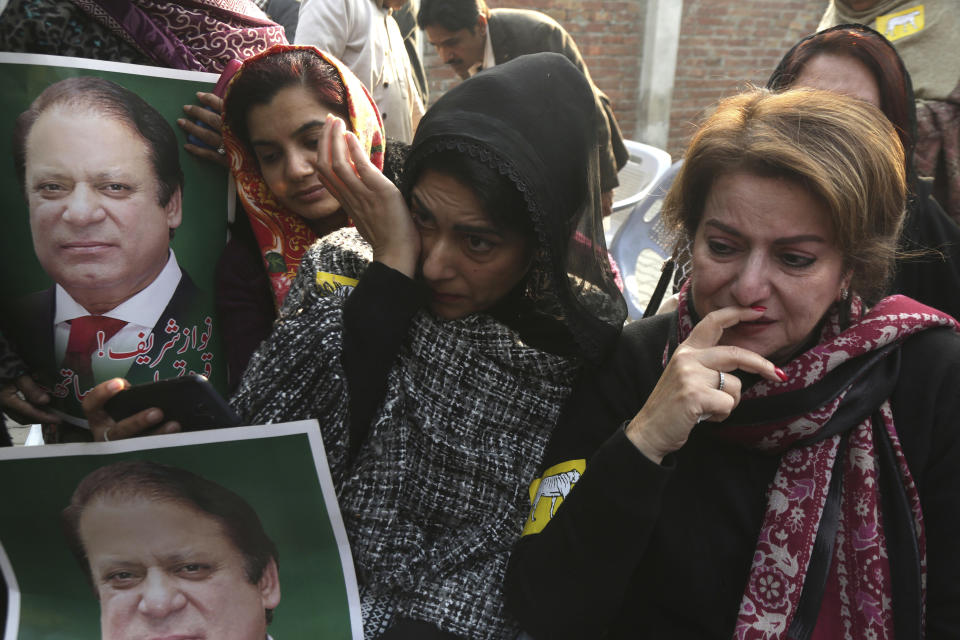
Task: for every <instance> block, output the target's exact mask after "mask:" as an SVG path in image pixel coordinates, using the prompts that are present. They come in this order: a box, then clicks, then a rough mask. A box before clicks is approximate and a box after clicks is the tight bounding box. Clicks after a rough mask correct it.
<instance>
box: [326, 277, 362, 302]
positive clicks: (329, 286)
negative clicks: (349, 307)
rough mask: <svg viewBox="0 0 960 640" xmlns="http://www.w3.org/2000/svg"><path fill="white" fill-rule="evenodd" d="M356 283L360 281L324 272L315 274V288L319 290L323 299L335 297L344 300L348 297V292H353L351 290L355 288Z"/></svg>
mask: <svg viewBox="0 0 960 640" xmlns="http://www.w3.org/2000/svg"><path fill="white" fill-rule="evenodd" d="M358 282H360V281H359V280H357V279H355V278H348V277H346V276H340V275H337V274H335V273H327V272H326V271H318V272H317V287H318V288H319V289H320V292H321V295H322V296H323V297H326V296H329V295H335V296H341V297H344V298H345V297H347V296H348V295H350V292H351V291H353V288H354V287H356V286H357V283H358Z"/></svg>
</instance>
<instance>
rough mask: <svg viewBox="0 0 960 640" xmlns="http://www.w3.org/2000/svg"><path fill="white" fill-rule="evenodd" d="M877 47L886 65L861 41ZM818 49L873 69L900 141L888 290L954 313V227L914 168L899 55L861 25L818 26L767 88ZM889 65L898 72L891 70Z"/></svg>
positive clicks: (957, 284)
mask: <svg viewBox="0 0 960 640" xmlns="http://www.w3.org/2000/svg"><path fill="white" fill-rule="evenodd" d="M867 41H869V42H870V44H872V45H874V46H875V47H877V48H878V50H879V51H883V54H881V55H883V56H884V57H886V58H887V62H888V64H887V70H886V72H884V71H883V68H884V67H883V63H882V62H878V61H876V59H875V56H873V55H871V54H870V53H869V52H868V50H867V49H866V48H865V47H864V46H863V44H862V43H865V42H867ZM820 54H833V55H847V56H850V57H853V58H854V59H856V60H858V61H860V62H861V63H863V64H864V65H865V66H866V67H867V68H868V69H869V70H870V72H871V73H872V74H873V77H874V79H875V80H876V82H877V88H878V89H879V93H880V110H881V111H883V113H884V115H886V116H887V119H888V120H890V122H891V123H892V124H893V126H894V128H895V129H896V130H897V133H898V135H899V136H900V141H901V143H902V144H903V151H904V161H905V163H906V175H907V189H908V194H907V203H906V217H905V219H904V223H903V231H902V232H901V238H900V251H901V253H902V256H903V257H901V258H900V259H898V260H897V265H896V273H895V276H894V281H893V283H892V285H891V286H890V293H902V294H904V295H907V296H910V297H911V298H914V299H915V300H919V301H920V302H923V303H924V304H927V305H930V306H931V307H936V308H937V309H941V310H943V311H946V312H947V313H949V314H950V315H952V316H954V317H957V316H958V314H960V227H958V226H957V225H956V224H955V223H954V222H953V220H951V219H950V218H949V217H948V216H947V215H946V214H945V213H944V211H943V209H942V208H941V207H940V205H939V204H938V203H937V201H936V200H935V199H934V198H933V196H932V183H931V181H930V180H929V179H927V178H920V177H919V176H918V175H917V172H916V169H915V168H914V157H913V150H914V144H915V142H916V137H917V112H916V103H915V102H914V98H913V83H912V82H911V80H910V74H909V73H908V72H907V68H906V66H905V65H904V64H903V60H902V59H901V58H900V54H899V53H897V50H896V48H895V47H894V46H893V45H892V44H891V43H890V41H889V40H887V39H886V38H885V37H884V36H883V35H881V34H880V33H878V32H877V31H874V30H873V29H871V28H870V27H868V26H866V25H862V24H840V25H837V26H835V27H831V28H829V29H824V30H823V31H819V32H817V33H815V34H813V35H812V36H808V37H806V38H804V39H803V40H801V41H800V42H798V43H797V44H795V45H794V46H793V48H791V49H790V51H788V52H787V54H786V55H785V56H783V59H782V60H781V61H780V64H779V65H777V68H776V70H774V72H773V75H771V76H770V79H769V80H768V81H767V88H768V89H771V90H774V91H779V90H783V89H788V88H790V86H791V85H792V84H793V83H794V82H795V81H796V79H797V77H798V76H799V75H800V74H801V72H802V70H803V67H804V65H805V64H806V63H807V62H808V61H809V60H811V59H812V58H813V57H814V56H817V55H820ZM891 67H893V68H895V69H896V70H898V72H899V73H891V70H890V68H891Z"/></svg>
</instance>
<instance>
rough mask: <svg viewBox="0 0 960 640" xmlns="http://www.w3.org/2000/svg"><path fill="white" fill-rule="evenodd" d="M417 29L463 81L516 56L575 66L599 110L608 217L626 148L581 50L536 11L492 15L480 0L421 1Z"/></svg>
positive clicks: (502, 11)
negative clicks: (562, 59) (559, 59)
mask: <svg viewBox="0 0 960 640" xmlns="http://www.w3.org/2000/svg"><path fill="white" fill-rule="evenodd" d="M417 24H418V25H419V26H420V28H421V29H423V30H424V31H425V32H426V34H427V40H428V41H429V42H430V44H432V45H433V46H434V47H435V48H436V50H437V53H438V54H439V55H440V58H441V60H443V62H444V64H447V65H449V66H450V67H452V68H453V70H454V71H456V73H457V75H458V76H460V78H461V79H464V80H465V79H467V78H469V77H470V76H472V75H474V74H475V73H478V72H479V71H481V70H483V69H489V68H490V67H492V66H494V65H498V64H503V63H504V62H507V61H508V60H512V59H513V58H516V57H517V56H522V55H526V54H530V53H540V52H544V51H549V52H553V53H559V54H562V55H564V56H566V58H567V59H568V60H570V62H572V63H573V64H574V65H576V67H577V68H578V69H580V71H582V72H583V74H584V75H585V76H586V77H587V80H590V85H591V86H592V87H593V89H594V93H595V95H596V97H597V100H598V108H599V109H600V110H601V111H602V113H601V114H600V117H598V118H597V120H598V123H599V125H598V126H599V128H600V130H599V131H598V139H599V142H600V147H599V150H598V151H599V155H600V163H599V164H600V189H601V191H602V194H603V205H604V213H605V215H609V214H610V213H611V212H612V208H613V189H614V187H616V186H617V185H618V184H619V181H618V179H617V172H618V171H619V170H620V169H621V168H623V166H624V165H625V164H626V163H627V159H628V153H627V148H626V147H625V146H624V144H623V135H622V134H621V133H620V126H619V125H618V124H617V120H616V118H615V117H614V115H613V108H612V106H611V105H610V99H609V98H608V97H607V96H606V95H605V94H604V93H603V92H602V91H600V90H599V89H598V88H597V86H596V85H595V84H593V80H592V79H591V78H590V71H589V70H588V69H587V65H586V64H585V63H584V61H583V58H582V57H581V55H580V50H579V49H577V45H576V43H575V42H574V41H573V38H571V37H570V34H569V33H567V32H566V30H565V29H564V28H563V27H562V26H560V24H558V23H557V22H556V21H555V20H553V19H552V18H551V17H549V16H547V15H546V14H543V13H540V12H538V11H528V10H523V9H492V10H491V9H490V8H488V7H487V4H486V2H484V0H421V5H420V13H419V14H418V15H417ZM557 135H563V132H560V131H558V132H557Z"/></svg>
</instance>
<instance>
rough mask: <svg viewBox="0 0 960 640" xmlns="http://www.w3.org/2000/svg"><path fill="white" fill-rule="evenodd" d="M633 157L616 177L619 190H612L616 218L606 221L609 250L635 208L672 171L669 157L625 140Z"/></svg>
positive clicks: (655, 148)
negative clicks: (619, 229)
mask: <svg viewBox="0 0 960 640" xmlns="http://www.w3.org/2000/svg"><path fill="white" fill-rule="evenodd" d="M623 143H624V145H625V146H626V147H627V151H628V152H629V153H630V158H629V159H628V160H627V164H626V165H624V167H623V169H621V170H620V172H619V173H618V174H617V178H619V180H620V186H618V187H617V188H616V189H614V190H613V215H611V216H610V217H608V218H606V219H605V220H604V235H605V236H606V239H607V246H610V242H611V241H612V240H613V236H614V234H616V232H617V229H618V228H619V227H620V225H621V224H623V221H624V220H626V219H627V216H628V215H629V214H630V211H632V210H633V207H634V206H635V205H636V204H637V203H638V202H640V200H642V199H643V197H644V196H646V195H647V193H648V192H649V191H650V189H651V188H652V187H653V185H655V184H656V183H657V180H659V179H660V176H662V175H663V174H664V173H666V171H667V169H669V168H670V154H669V153H667V152H666V151H664V150H663V149H658V148H657V147H651V146H650V145H648V144H643V143H642V142H637V141H635V140H624V141H623Z"/></svg>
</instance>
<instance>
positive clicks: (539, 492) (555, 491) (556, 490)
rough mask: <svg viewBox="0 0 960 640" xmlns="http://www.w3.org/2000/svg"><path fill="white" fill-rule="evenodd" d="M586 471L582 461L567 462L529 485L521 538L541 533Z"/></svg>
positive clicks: (557, 465) (585, 464)
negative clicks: (528, 498)
mask: <svg viewBox="0 0 960 640" xmlns="http://www.w3.org/2000/svg"><path fill="white" fill-rule="evenodd" d="M586 469H587V461H586V460H584V459H581V460H567V461H566V462H561V463H560V464H555V465H553V466H552V467H550V468H549V469H547V470H546V471H544V472H543V476H542V477H540V478H537V479H535V480H534V481H533V482H531V483H530V515H528V516H527V522H526V524H524V525H523V533H522V534H521V535H522V536H528V535H530V534H533V533H540V532H541V531H543V528H544V527H545V526H547V523H548V522H550V519H551V518H553V514H555V513H556V512H557V509H559V508H560V505H561V504H563V499H564V498H566V497H567V495H568V494H569V493H570V490H571V489H573V487H574V485H575V484H577V481H578V480H580V476H581V475H583V472H584V471H586Z"/></svg>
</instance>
